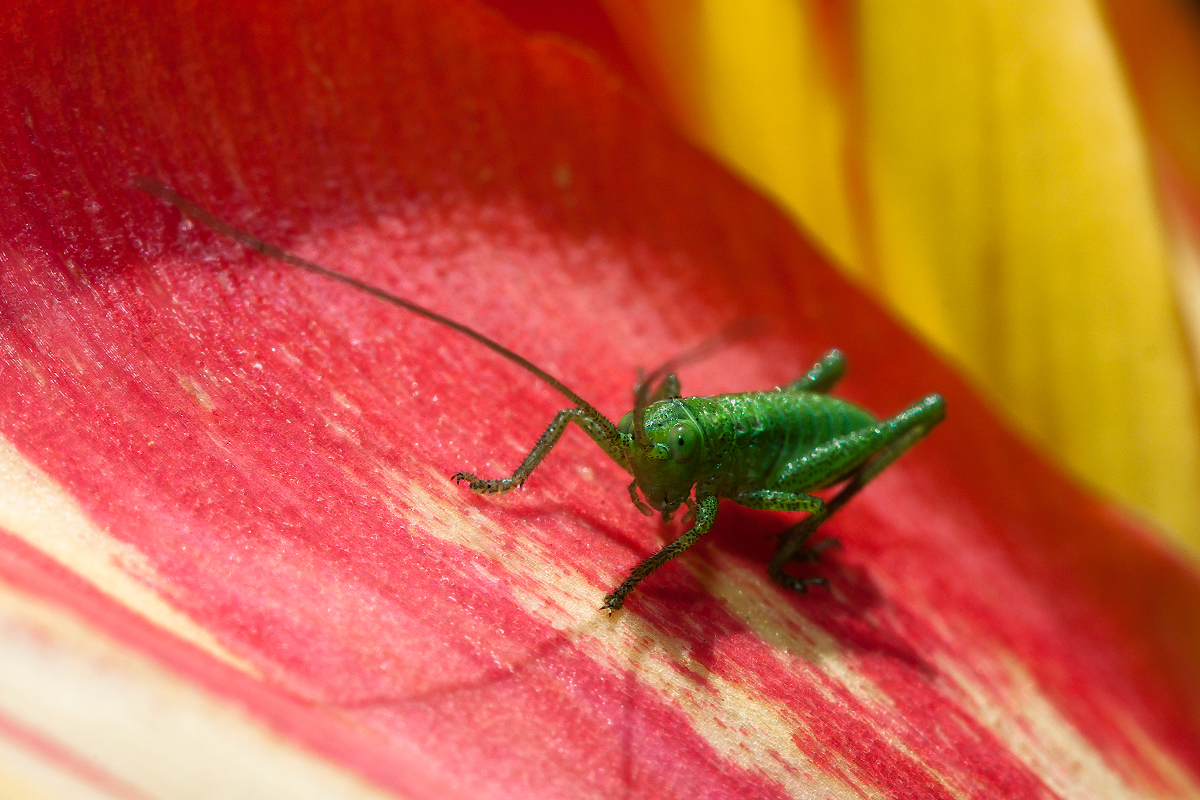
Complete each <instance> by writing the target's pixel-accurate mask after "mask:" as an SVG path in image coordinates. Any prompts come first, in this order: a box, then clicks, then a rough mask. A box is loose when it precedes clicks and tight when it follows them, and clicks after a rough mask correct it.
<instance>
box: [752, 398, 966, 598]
mask: <svg viewBox="0 0 1200 800" xmlns="http://www.w3.org/2000/svg"><path fill="white" fill-rule="evenodd" d="M945 416H946V404H945V402H944V401H943V400H942V398H941V397H940V396H939V395H936V394H931V395H929V396H928V397H926V398H925V399H924V400H922V401H921V402H919V403H916V404H915V405H913V406H911V407H909V408H908V409H906V410H904V411H902V412H900V413H899V414H897V415H896V416H894V417H892V418H891V419H889V420H885V421H883V422H881V423H880V424H879V425H878V426H877V427H876V428H875V431H874V433H875V434H876V435H877V436H878V442H877V443H876V447H875V452H876V455H874V457H871V458H869V460H867V461H866V462H865V463H864V464H863V465H862V466H861V467H860V468H859V469H858V470H856V471H855V472H854V473H852V475H851V477H850V480H849V482H848V483H847V484H846V485H845V486H843V487H842V489H841V490H840V491H839V492H838V493H837V494H836V495H834V496H833V498H831V499H830V500H829V501H827V502H826V503H825V505H824V508H822V509H821V510H820V511H817V512H814V513H813V514H812V515H811V516H810V517H808V518H807V519H804V520H801V521H800V522H798V523H797V524H795V525H793V526H792V527H790V528H788V529H787V530H785V531H784V532H783V535H782V536H781V537H780V539H779V544H778V546H777V547H776V548H775V555H774V556H773V557H772V558H771V563H770V564H769V565H768V566H767V574H768V575H770V577H771V579H772V580H773V581H775V582H776V583H779V584H782V585H783V586H786V587H788V588H790V589H795V590H797V591H800V592H804V591H807V589H808V586H810V585H814V584H824V583H826V581H825V579H823V578H797V577H795V576H793V575H789V574H787V573H786V572H785V571H784V567H785V566H787V565H788V564H789V563H790V562H792V561H802V560H803V561H815V560H816V556H817V554H819V553H820V551H821V550H824V549H825V548H827V547H829V546H831V545H832V544H835V543H837V540H836V539H831V540H827V541H828V542H829V544H827V543H826V542H821V543H819V544H817V545H816V546H815V547H806V545H807V544H808V540H809V539H810V538H812V535H813V533H814V532H815V531H816V530H817V528H818V527H820V525H821V523H823V522H824V521H825V520H827V519H829V517H830V516H831V515H833V514H834V513H836V512H837V510H838V509H840V508H841V507H842V506H844V505H846V503H847V502H848V501H849V500H850V498H852V497H854V495H856V494H858V492H859V491H861V490H862V488H863V487H864V486H866V485H867V483H868V482H869V481H870V480H871V479H872V478H874V477H875V476H876V475H878V474H879V473H881V472H883V470H884V469H886V468H887V467H888V466H890V465H891V463H892V462H893V461H895V460H896V459H897V458H899V457H900V456H901V455H903V454H904V452H905V451H906V450H908V449H909V448H910V447H912V446H913V445H914V444H916V443H917V442H919V441H920V440H921V439H923V438H925V436H926V435H927V434H928V433H929V432H930V431H931V430H933V427H934V426H935V425H937V424H938V423H939V422H941V421H942V419H943V418H945Z"/></svg>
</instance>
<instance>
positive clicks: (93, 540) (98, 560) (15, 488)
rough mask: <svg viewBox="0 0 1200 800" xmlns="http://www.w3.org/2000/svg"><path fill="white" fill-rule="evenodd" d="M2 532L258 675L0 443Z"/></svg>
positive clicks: (135, 555) (121, 546) (137, 556)
mask: <svg viewBox="0 0 1200 800" xmlns="http://www.w3.org/2000/svg"><path fill="white" fill-rule="evenodd" d="M0 528H2V529H3V530H5V531H8V532H9V533H11V534H12V535H13V536H16V537H17V538H18V539H21V540H22V541H24V542H25V543H27V544H29V545H30V546H31V547H34V548H36V549H37V550H39V551H41V552H42V553H45V554H46V555H47V556H49V557H50V558H52V559H54V560H55V561H57V562H58V563H60V564H62V565H63V566H64V567H66V568H67V569H69V570H71V571H72V572H74V573H75V574H76V575H79V576H80V577H82V578H83V579H84V580H86V581H88V582H89V583H91V584H92V585H93V586H95V587H96V588H97V589H98V590H99V591H101V592H103V593H104V594H105V595H107V596H108V597H110V598H112V599H113V600H115V601H116V602H118V603H120V604H121V605H122V606H124V607H125V608H128V609H129V610H130V611H133V612H134V613H135V614H137V615H138V616H140V617H142V618H143V619H146V620H148V621H149V622H151V623H153V624H154V625H157V626H158V627H160V628H163V629H164V630H166V631H169V632H170V633H171V634H172V635H174V636H177V637H179V638H180V639H183V640H184V641H186V642H189V643H190V644H193V645H195V646H196V647H199V648H200V649H201V650H203V651H204V652H206V653H208V654H209V655H211V656H213V657H214V658H217V659H219V660H220V661H222V662H223V663H225V664H228V665H230V666H232V667H234V668H236V669H238V670H240V671H242V672H244V673H247V674H249V675H255V676H257V670H255V668H254V667H253V666H252V665H250V664H249V663H247V662H245V661H244V660H242V659H240V658H238V657H237V656H235V655H234V654H233V653H230V652H229V651H228V650H226V649H225V647H223V646H222V645H221V643H220V642H218V641H217V639H216V638H215V637H214V636H213V635H212V634H211V633H209V632H208V631H207V630H205V629H204V628H203V627H201V626H199V625H197V624H196V623H195V622H194V621H192V619H190V618H189V617H188V616H187V615H186V614H184V613H183V612H181V611H180V610H179V609H177V608H175V607H174V606H172V605H171V604H170V603H169V602H167V600H166V599H165V598H164V597H163V596H162V595H161V594H160V593H159V592H158V591H156V590H155V588H154V587H161V586H165V585H166V581H164V580H162V578H160V577H159V576H158V575H157V574H156V573H155V571H154V569H153V567H152V566H151V565H150V564H149V562H148V561H147V560H146V558H145V556H144V555H143V554H142V553H141V552H139V551H138V550H137V549H136V548H134V547H131V546H129V545H128V544H125V543H124V542H122V541H120V540H118V539H117V538H115V537H114V536H112V535H110V534H109V533H108V532H107V531H104V530H102V529H101V528H99V527H97V526H96V525H95V524H94V523H93V522H92V521H91V520H90V519H89V518H88V517H87V515H86V514H85V513H84V512H83V509H81V508H80V507H79V504H78V503H77V502H75V500H74V498H72V497H71V496H70V495H69V494H67V493H66V492H65V491H64V490H63V488H62V487H61V486H59V485H58V484H57V483H55V481H54V480H53V479H52V478H51V477H50V476H49V475H46V474H45V473H44V472H42V471H41V470H40V469H38V468H37V467H36V466H34V465H33V464H32V463H30V462H29V461H28V460H27V459H26V458H25V457H24V456H22V455H21V454H20V453H19V452H18V451H17V449H16V447H14V446H13V444H12V443H11V442H9V441H8V440H6V439H0Z"/></svg>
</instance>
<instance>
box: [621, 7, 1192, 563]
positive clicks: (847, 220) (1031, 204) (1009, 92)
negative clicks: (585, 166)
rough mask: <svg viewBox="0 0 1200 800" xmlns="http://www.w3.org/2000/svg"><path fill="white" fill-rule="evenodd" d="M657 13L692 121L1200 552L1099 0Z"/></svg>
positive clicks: (1130, 108)
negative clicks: (842, 59)
mask: <svg viewBox="0 0 1200 800" xmlns="http://www.w3.org/2000/svg"><path fill="white" fill-rule="evenodd" d="M621 5H622V4H621V3H618V2H612V3H610V6H609V7H610V8H617V7H619V6H621ZM664 5H668V6H670V14H669V15H668V14H664V17H665V16H670V15H673V16H674V17H675V18H676V19H678V18H684V19H685V20H686V21H685V22H684V24H677V25H674V26H672V27H666V26H665V25H662V24H661V22H660V24H659V25H658V26H657V27H653V26H652V33H654V34H656V35H655V36H654V37H653V40H654V42H655V46H657V47H658V48H659V49H660V50H661V51H662V52H669V53H671V54H672V55H671V56H670V58H673V59H674V63H675V69H674V71H673V73H672V74H671V75H666V74H664V73H659V79H660V80H661V82H662V84H663V85H667V86H669V87H670V88H669V90H668V91H669V93H670V94H671V96H672V97H673V98H674V99H673V107H674V108H676V109H679V108H687V109H690V111H691V113H692V114H693V115H694V118H692V119H688V120H684V124H685V125H688V126H690V128H689V129H690V130H691V132H692V135H693V136H694V137H695V138H696V139H698V140H699V141H701V142H702V143H704V144H705V145H706V146H708V147H710V148H711V149H713V150H714V151H715V152H717V153H719V154H720V155H721V156H722V157H723V158H725V159H726V160H727V161H728V162H729V163H731V164H733V165H735V166H736V167H737V168H738V169H739V170H741V171H743V172H744V173H746V174H748V175H750V176H751V177H752V179H753V180H754V181H755V182H756V183H758V184H759V185H761V186H763V187H765V188H766V189H767V191H769V192H770V193H771V194H773V195H774V196H775V197H776V198H778V199H779V200H780V201H781V202H782V203H783V204H785V205H786V206H787V207H788V208H790V209H791V210H792V211H793V212H794V213H795V214H796V215H797V217H798V218H799V219H800V220H801V221H802V223H803V224H804V225H805V226H806V227H808V228H809V229H810V230H812V231H813V232H814V236H815V238H816V239H817V240H818V241H820V242H822V243H824V244H825V246H826V247H827V248H828V249H829V250H830V251H831V252H833V253H834V254H835V255H836V256H838V258H839V259H840V260H841V261H842V262H843V265H844V266H845V267H846V268H847V270H848V271H849V272H850V273H851V274H853V275H856V276H857V277H858V278H859V279H860V280H862V281H864V282H865V283H866V284H867V285H868V286H869V287H870V288H871V289H872V290H873V291H875V292H877V293H878V294H880V295H881V296H883V297H885V298H886V299H887V300H888V302H890V303H891V304H892V306H893V307H894V308H896V309H897V311H898V312H899V313H900V314H902V315H903V316H905V317H906V318H907V319H908V320H909V321H910V322H911V324H912V325H914V327H916V328H917V329H918V330H920V331H921V332H922V333H923V334H924V335H925V336H927V337H928V338H929V339H930V340H931V341H933V342H934V343H935V344H936V345H937V346H938V347H940V348H941V349H942V351H943V352H945V353H946V354H948V355H949V356H950V357H952V358H953V359H955V360H956V361H958V362H959V363H960V364H961V365H962V366H963V368H964V370H965V371H966V372H967V373H968V374H969V375H971V376H972V377H973V378H974V380H975V381H976V383H977V384H978V385H979V387H980V388H981V390H982V391H983V392H984V393H985V394H987V395H988V396H990V397H991V398H992V400H993V402H994V403H995V404H996V406H997V407H998V408H999V409H1001V410H1002V411H1003V412H1004V413H1006V414H1007V415H1008V417H1009V418H1010V419H1012V420H1013V421H1014V422H1015V423H1016V424H1017V425H1018V426H1019V427H1020V428H1021V429H1023V430H1024V431H1026V432H1027V433H1028V434H1029V435H1030V436H1031V437H1032V438H1033V439H1035V440H1037V441H1038V442H1040V443H1041V444H1042V445H1043V446H1044V447H1045V449H1047V450H1048V451H1049V452H1051V453H1053V454H1055V455H1056V456H1057V457H1058V458H1059V459H1060V460H1061V461H1062V462H1063V463H1065V464H1066V465H1067V466H1069V467H1070V468H1071V469H1073V470H1074V471H1075V472H1076V473H1077V474H1079V475H1080V476H1082V477H1083V478H1085V479H1086V480H1087V481H1089V482H1090V483H1092V484H1093V485H1095V486H1097V487H1099V488H1100V489H1102V490H1104V491H1106V492H1107V493H1109V494H1111V495H1113V496H1116V497H1119V498H1122V499H1124V500H1125V501H1127V502H1129V503H1132V504H1133V505H1135V506H1137V507H1140V508H1142V509H1144V510H1145V511H1147V512H1148V513H1150V514H1151V515H1153V516H1154V517H1155V518H1157V519H1158V520H1159V521H1160V523H1161V524H1163V525H1164V526H1165V527H1166V528H1167V529H1169V530H1170V531H1173V532H1174V533H1176V534H1177V535H1178V536H1179V537H1180V540H1181V541H1183V542H1185V543H1187V544H1188V545H1190V547H1191V549H1192V551H1193V552H1194V553H1200V410H1198V408H1197V400H1196V398H1197V393H1196V386H1195V382H1194V373H1193V371H1192V365H1191V362H1190V360H1189V357H1188V353H1187V348H1186V346H1185V340H1184V335H1183V329H1182V326H1181V323H1180V318H1179V313H1178V309H1177V306H1176V298H1175V294H1174V288H1173V286H1172V283H1171V277H1170V273H1171V256H1172V253H1171V247H1170V246H1169V243H1168V239H1167V235H1166V232H1165V228H1164V223H1163V220H1162V218H1161V216H1160V212H1159V204H1158V199H1157V197H1156V195H1155V185H1154V170H1153V167H1152V164H1151V160H1150V156H1149V154H1148V151H1147V146H1146V143H1145V141H1144V139H1143V135H1142V131H1141V129H1140V127H1139V120H1138V116H1137V112H1136V109H1135V105H1134V102H1133V100H1132V98H1131V96H1130V93H1129V88H1128V85H1127V82H1126V80H1125V77H1124V75H1123V73H1122V70H1121V66H1120V63H1119V60H1118V54H1117V52H1116V49H1115V45H1114V42H1113V40H1112V39H1111V37H1110V36H1109V34H1108V31H1107V29H1106V27H1105V24H1104V21H1103V19H1102V18H1101V15H1100V12H1099V11H1098V9H1097V8H1096V6H1095V5H1094V4H1092V3H1090V2H1086V0H1052V1H1051V2H1014V3H1002V4H986V3H962V2H940V3H938V2H931V3H924V4H910V3H872V4H862V5H860V6H858V8H857V11H856V14H857V16H853V15H848V16H846V17H845V18H843V19H842V20H840V21H841V22H842V23H844V27H843V29H842V31H843V33H844V34H845V37H844V42H849V45H848V46H847V45H845V44H844V43H843V42H841V41H839V40H838V37H837V35H836V30H837V28H836V25H835V26H834V27H833V30H834V31H835V33H834V34H830V30H831V27H830V25H829V24H828V23H829V20H828V19H826V18H825V17H823V16H822V15H827V14H828V13H829V11H828V9H826V8H825V6H826V5H827V4H824V3H819V2H812V3H804V2H786V1H785V0H756V2H747V3H740V4H737V9H736V13H735V12H734V11H732V10H730V4H726V3H718V2H696V3H686V4H685V3H675V4H664ZM613 13H614V20H616V22H617V27H618V29H620V30H622V31H623V32H624V31H626V30H628V24H627V22H626V23H622V19H623V18H622V17H621V14H620V12H619V11H614V12H613ZM837 21H838V20H835V22H837ZM680 32H683V33H684V34H686V35H687V36H688V37H690V39H689V41H687V42H685V43H681V42H679V41H678V39H679V36H680ZM642 41H643V44H642V45H638V44H637V43H636V41H633V40H631V42H633V43H632V44H631V48H632V49H635V50H637V51H638V53H637V57H638V58H640V59H641V61H642V63H643V64H648V63H653V62H654V58H655V55H654V53H653V52H650V49H649V48H646V47H645V45H644V42H645V41H647V37H646V36H645V34H643V39H642ZM846 52H849V53H850V54H851V56H850V57H851V58H852V59H853V63H852V64H851V66H850V68H849V70H847V72H848V74H849V77H850V80H849V81H840V80H839V72H838V68H837V64H838V61H837V59H838V56H839V54H844V53H846ZM689 54H690V56H689ZM689 57H690V59H691V61H692V62H693V67H694V68H693V71H692V73H691V74H690V76H688V79H689V80H690V81H691V83H690V85H689V84H682V83H680V82H679V76H681V75H684V74H685V72H684V71H683V70H681V69H679V63H680V62H681V61H684V60H686V59H687V58H689ZM672 77H673V78H674V82H673V81H672ZM789 144H790V145H791V147H789ZM859 181H861V189H860V188H856V183H857V182H859ZM858 196H861V197H862V198H863V199H862V201H861V204H857V205H856V203H857V202H858V201H856V200H855V198H856V197H858Z"/></svg>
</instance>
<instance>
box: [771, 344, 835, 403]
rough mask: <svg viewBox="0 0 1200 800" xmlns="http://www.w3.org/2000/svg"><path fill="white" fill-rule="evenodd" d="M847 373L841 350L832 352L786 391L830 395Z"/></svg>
mask: <svg viewBox="0 0 1200 800" xmlns="http://www.w3.org/2000/svg"><path fill="white" fill-rule="evenodd" d="M845 373H846V357H845V356H844V355H842V351H841V350H830V351H829V352H828V353H826V354H825V356H824V357H823V358H822V359H821V360H820V361H818V362H817V363H816V364H813V368H812V369H810V370H809V371H808V374H807V375H805V376H804V377H803V378H801V379H800V380H798V381H795V382H793V383H790V384H788V385H787V386H786V387H785V388H784V391H785V392H816V393H817V394H828V393H829V391H830V390H831V389H832V388H833V386H834V384H835V383H837V382H838V381H839V380H841V377H842V375H844V374H845Z"/></svg>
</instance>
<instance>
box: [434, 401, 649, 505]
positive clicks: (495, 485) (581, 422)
mask: <svg viewBox="0 0 1200 800" xmlns="http://www.w3.org/2000/svg"><path fill="white" fill-rule="evenodd" d="M571 422H574V423H575V424H576V425H578V426H579V427H580V428H583V430H584V432H585V433H587V435H588V436H590V437H592V440H593V441H595V442H596V444H598V445H600V447H601V448H602V449H603V450H604V452H606V453H608V455H609V456H610V457H611V458H612V460H613V461H616V462H617V464H618V465H619V466H620V467H621V469H623V470H626V471H628V470H629V463H628V461H627V460H626V458H625V453H624V452H623V451H622V450H621V449H620V448H619V447H617V446H616V445H615V444H614V443H613V442H610V441H609V440H608V438H607V437H606V436H605V433H604V431H603V430H602V429H601V428H600V426H599V425H597V424H596V423H595V421H594V420H592V418H591V417H589V416H588V415H587V414H585V413H584V412H583V411H581V410H579V409H578V408H566V409H563V410H562V411H560V412H558V413H557V414H556V415H555V416H554V419H553V420H552V421H551V422H550V426H549V427H548V428H546V431H545V433H543V434H542V435H541V438H539V439H538V440H537V444H535V445H534V446H533V449H532V450H530V451H529V455H527V456H525V460H524V461H522V462H521V465H520V466H519V467H517V469H516V470H515V471H514V472H513V474H512V476H511V477H508V478H496V479H492V480H485V479H482V478H478V477H476V476H475V475H472V474H471V473H469V472H459V473H456V474H455V475H454V476H452V477H451V478H450V480H452V481H454V482H455V483H458V482H459V481H467V483H468V485H469V486H470V487H471V491H473V492H475V493H477V494H502V493H504V492H507V491H510V490H512V489H516V488H517V487H518V486H520V485H521V484H523V483H525V479H526V478H528V477H529V474H530V473H531V472H533V470H534V469H535V468H536V467H537V465H538V464H540V463H541V461H542V459H543V458H545V457H546V455H547V454H548V453H549V452H550V450H551V448H553V447H554V445H555V444H556V443H557V442H558V439H559V437H560V436H562V435H563V431H565V430H566V429H567V424H568V423H571Z"/></svg>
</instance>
